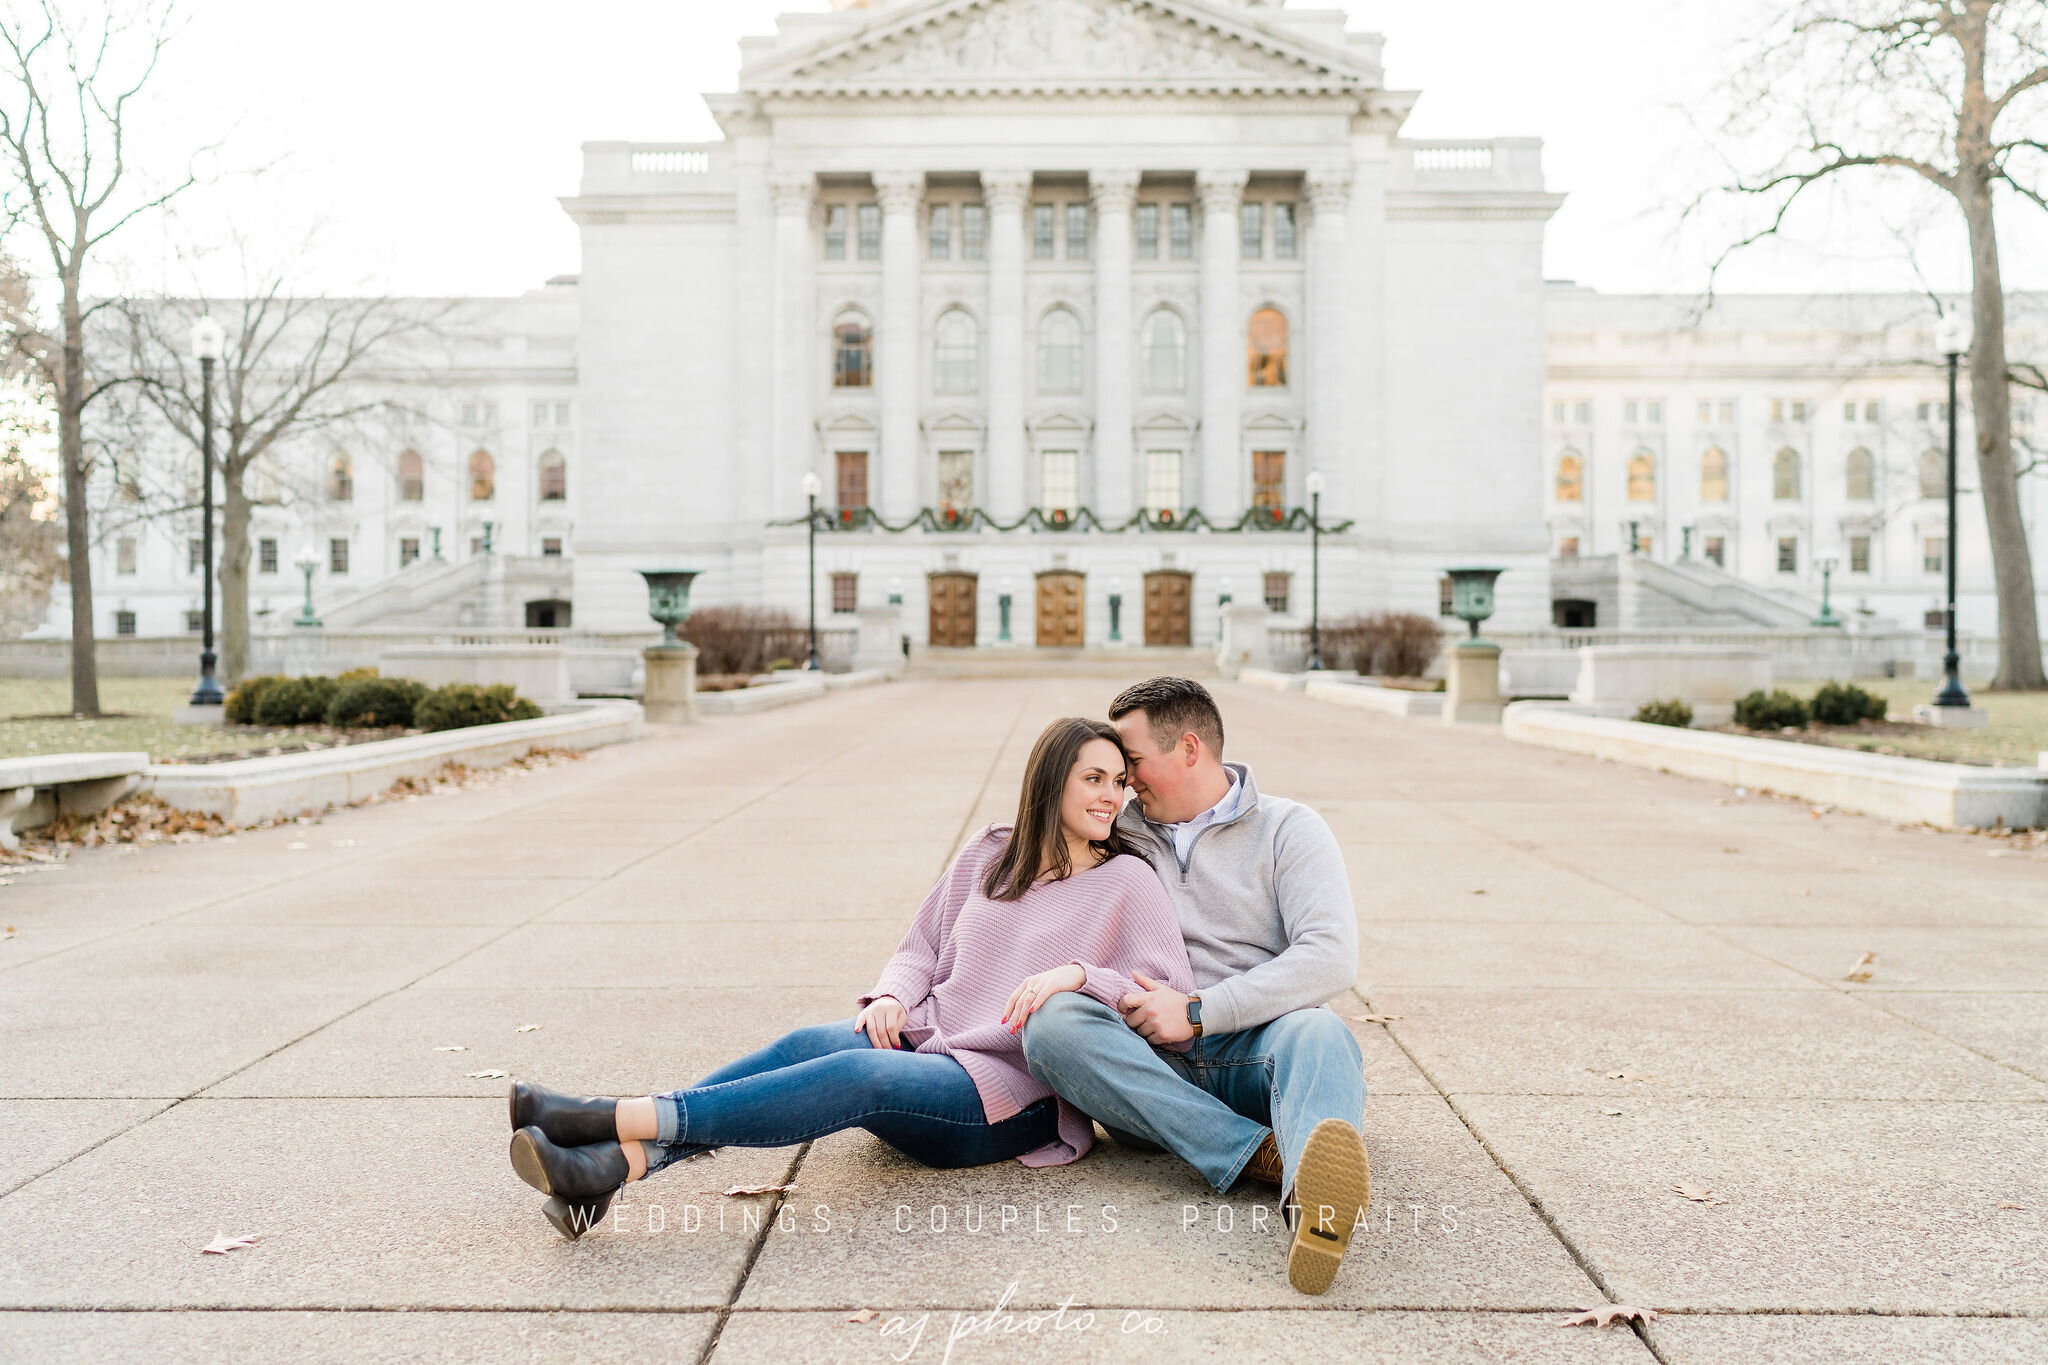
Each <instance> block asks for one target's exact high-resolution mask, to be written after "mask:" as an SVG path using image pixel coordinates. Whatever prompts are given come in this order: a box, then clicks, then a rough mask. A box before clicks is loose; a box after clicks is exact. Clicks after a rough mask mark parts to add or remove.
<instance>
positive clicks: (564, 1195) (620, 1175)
mask: <svg viewBox="0 0 2048 1365" xmlns="http://www.w3.org/2000/svg"><path fill="white" fill-rule="evenodd" d="M512 1169H513V1171H515V1172H516V1173H517V1174H518V1176H519V1178H520V1179H521V1180H524V1181H525V1182H526V1183H527V1184H529V1185H531V1186H533V1187H534V1188H535V1189H537V1190H539V1191H540V1192H541V1193H542V1194H552V1195H556V1196H558V1197H560V1198H561V1199H562V1200H563V1201H565V1202H567V1203H570V1204H592V1203H595V1202H596V1201H597V1200H598V1198H599V1197H600V1196H602V1197H604V1198H610V1197H611V1195H612V1193H613V1191H615V1190H617V1189H618V1188H619V1186H621V1185H623V1184H625V1183H626V1174H627V1169H626V1153H625V1149H624V1148H622V1147H620V1146H619V1144H618V1143H616V1142H592V1143H587V1144H585V1145H584V1146H581V1147H558V1146H556V1145H555V1144H554V1143H552V1142H550V1141H548V1135H547V1134H546V1133H543V1132H542V1131H541V1130H540V1129H538V1128H521V1129H520V1130H519V1131H518V1132H516V1133H514V1134H513V1135H512Z"/></svg>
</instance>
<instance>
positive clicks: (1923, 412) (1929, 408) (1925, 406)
mask: <svg viewBox="0 0 2048 1365" xmlns="http://www.w3.org/2000/svg"><path fill="white" fill-rule="evenodd" d="M1933 410H1934V405H1933V404H1932V403H1922V404H1920V405H1919V406H1918V407H1916V408H1915V409H1914V415H1915V416H1916V417H1918V418H1919V419H1920V420H1921V421H1923V422H1924V421H1926V420H1927V418H1928V416H1929V414H1930V413H1932V412H1933Z"/></svg>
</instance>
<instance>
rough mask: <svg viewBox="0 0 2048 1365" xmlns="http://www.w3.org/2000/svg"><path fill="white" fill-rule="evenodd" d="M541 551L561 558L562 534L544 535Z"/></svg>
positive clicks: (551, 556)
mask: <svg viewBox="0 0 2048 1365" xmlns="http://www.w3.org/2000/svg"><path fill="white" fill-rule="evenodd" d="M540 552H541V553H542V554H543V555H546V556H548V557H549V558H551V559H560V558H561V557H562V538H561V537H560V536H542V537H541V541H540ZM414 553H415V554H417V553H418V551H417V550H415V551H414Z"/></svg>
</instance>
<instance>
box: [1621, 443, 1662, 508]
mask: <svg viewBox="0 0 2048 1365" xmlns="http://www.w3.org/2000/svg"><path fill="white" fill-rule="evenodd" d="M1628 500H1629V501H1630V502H1655V501H1656V500H1657V457H1656V456H1655V455H1652V454H1651V453H1650V452H1649V451H1647V450H1638V451H1637V452H1636V453H1635V454H1633V455H1631V456H1629V457H1628Z"/></svg>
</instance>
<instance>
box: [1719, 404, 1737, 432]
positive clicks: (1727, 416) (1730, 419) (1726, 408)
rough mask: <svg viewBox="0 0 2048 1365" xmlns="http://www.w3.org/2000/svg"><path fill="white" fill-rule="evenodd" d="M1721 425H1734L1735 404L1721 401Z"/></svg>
mask: <svg viewBox="0 0 2048 1365" xmlns="http://www.w3.org/2000/svg"><path fill="white" fill-rule="evenodd" d="M1721 425H1722V426H1724V427H1728V426H1734V425H1735V405H1734V404H1733V403H1723V404H1722V405H1721Z"/></svg>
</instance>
